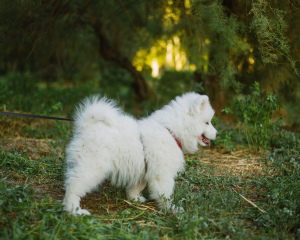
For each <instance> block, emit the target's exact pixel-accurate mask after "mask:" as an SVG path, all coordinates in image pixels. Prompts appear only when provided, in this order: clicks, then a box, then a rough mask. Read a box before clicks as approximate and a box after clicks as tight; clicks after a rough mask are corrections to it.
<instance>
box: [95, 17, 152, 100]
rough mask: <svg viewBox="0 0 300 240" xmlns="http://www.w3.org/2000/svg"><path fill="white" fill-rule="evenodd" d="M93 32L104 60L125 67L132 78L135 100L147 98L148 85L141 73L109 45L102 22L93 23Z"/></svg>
mask: <svg viewBox="0 0 300 240" xmlns="http://www.w3.org/2000/svg"><path fill="white" fill-rule="evenodd" d="M94 30H95V34H96V36H97V38H98V40H99V51H100V53H101V55H102V57H103V58H104V59H105V60H108V61H112V62H114V63H116V64H117V65H119V66H120V67H121V68H124V69H126V70H127V71H128V72H129V73H130V74H131V76H132V77H133V78H134V83H133V84H132V88H133V90H134V92H135V94H136V97H137V101H144V100H147V99H148V98H149V91H148V86H147V84H146V81H145V79H144V78H143V76H142V74H141V73H140V72H139V71H137V70H136V68H135V67H134V66H133V65H132V63H131V62H130V61H129V59H128V58H126V57H124V56H122V55H121V53H120V52H119V51H118V49H116V48H113V47H111V45H110V43H109V41H108V39H107V38H106V36H105V32H104V28H103V24H102V23H101V22H100V21H97V22H96V23H95V24H94Z"/></svg>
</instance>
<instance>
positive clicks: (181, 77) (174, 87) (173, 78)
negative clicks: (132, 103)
mask: <svg viewBox="0 0 300 240" xmlns="http://www.w3.org/2000/svg"><path fill="white" fill-rule="evenodd" d="M193 85H194V77H193V72H192V71H172V70H171V71H170V70H166V71H164V73H163V75H162V76H161V79H160V80H159V81H158V84H157V86H156V89H157V90H156V91H157V94H158V95H159V98H161V99H162V100H163V101H162V102H169V101H170V100H172V99H173V98H175V97H176V96H179V95H182V94H183V93H184V92H187V91H189V90H191V89H192V87H193Z"/></svg>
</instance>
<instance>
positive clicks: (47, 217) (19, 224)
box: [0, 86, 300, 240]
mask: <svg viewBox="0 0 300 240" xmlns="http://www.w3.org/2000/svg"><path fill="white" fill-rule="evenodd" d="M25 87H26V86H25ZM22 89H23V88H20V89H19V95H18V97H15V98H14V99H13V101H11V102H10V103H9V105H8V106H9V110H19V111H29V112H32V113H39V114H43V113H45V114H51V115H58V116H70V113H71V112H72V109H73V107H74V104H75V102H77V101H79V100H80V98H81V97H83V96H82V95H87V94H86V92H88V90H87V89H83V90H82V92H80V91H79V89H54V88H50V89H44V90H43V89H42V90H41V89H40V90H39V91H37V93H34V94H35V96H37V99H39V100H38V101H37V100H35V101H34V100H32V98H29V97H28V98H26V99H25V100H24V101H21V100H20V99H21V96H23V95H24V94H23V92H22ZM28 89H31V86H29V87H28ZM6 94H7V95H9V94H10V93H9V92H8V93H6ZM22 94H23V95H22ZM27 96H28V94H27ZM42 96H44V97H45V98H42ZM4 97H5V96H2V97H0V103H1V107H3V103H4V102H5V98H4ZM6 97H7V96H6ZM9 97H13V95H9ZM41 99H47V102H45V103H43V104H44V105H43V104H41V105H39V104H37V102H38V103H41V102H42V100H41ZM1 101H2V102H1ZM33 106H35V107H33ZM149 108H150V107H149ZM133 111H134V110H133ZM133 111H132V112H133ZM71 127H72V123H69V122H55V121H43V120H34V119H22V118H10V117H0V144H1V145H0V146H2V147H1V149H0V175H1V177H2V180H1V181H0V239H10V240H11V239H18V240H19V239H47V240H48V239H272V240H273V239H299V238H300V200H299V199H300V166H299V165H300V148H299V146H300V140H299V138H298V136H296V135H295V134H293V133H287V132H280V134H278V135H277V136H276V137H274V138H272V141H271V144H272V147H273V150H272V151H266V152H264V153H263V154H262V155H259V156H260V162H261V164H262V166H264V167H263V168H262V169H260V170H257V169H256V168H253V169H250V170H248V172H247V174H244V172H243V171H241V170H239V169H240V168H237V167H236V166H235V165H234V164H235V163H233V164H232V167H231V168H226V167H224V164H223V163H230V158H233V159H236V161H237V162H236V163H238V161H239V160H247V159H249V158H251V156H250V153H249V151H240V152H239V153H238V154H236V155H234V152H231V151H232V150H233V149H235V148H236V144H237V143H236V142H234V139H239V140H240V139H241V137H240V136H238V135H236V134H237V133H236V132H234V131H231V130H224V133H229V132H230V134H231V135H230V136H229V135H228V136H227V138H224V140H223V142H222V140H220V142H219V144H224V148H223V149H222V148H220V150H218V151H219V152H218V151H217V150H215V149H214V150H211V151H199V152H198V153H197V154H195V155H188V156H186V171H185V172H183V173H181V174H180V175H179V176H178V178H177V181H176V187H175V192H174V199H175V203H176V204H177V205H179V206H182V207H183V208H184V209H185V212H184V213H183V214H177V215H172V214H165V213H164V212H162V211H159V210H158V209H157V208H155V204H154V203H153V202H151V201H149V202H146V203H145V204H138V203H131V202H126V201H124V200H126V196H125V193H124V189H122V188H115V187H112V186H110V185H107V184H104V186H103V187H102V188H100V189H98V190H97V191H96V192H94V193H92V194H90V195H87V196H86V197H85V198H84V199H83V201H82V203H83V204H87V206H88V209H90V208H92V210H94V211H92V212H93V215H91V216H84V217H73V216H69V215H68V214H66V213H65V212H63V211H62V204H61V200H62V198H63V194H64V191H63V180H64V172H65V156H64V146H65V144H66V143H67V142H68V139H69V137H70V134H71ZM221 127H222V126H221ZM227 127H228V126H227ZM227 129H234V127H232V128H231V127H230V126H229V127H228V128H227ZM19 136H21V137H23V138H25V139H21V140H22V142H21V143H22V144H19V146H16V147H14V148H9V144H7V143H5V144H4V140H7V141H8V140H9V139H13V140H15V139H18V138H16V137H19ZM27 138H28V139H29V138H30V139H36V141H38V139H50V140H51V139H52V140H53V141H50V142H49V141H45V142H43V143H44V144H46V145H42V146H41V147H36V146H35V145H30V144H29V145H26V142H27ZM28 142H29V140H28ZM46 146H47V148H46ZM216 152H218V155H214V154H215V153H216ZM257 154H259V153H257ZM220 160H222V164H220ZM258 163H259V162H257V164H258ZM147 196H148V194H147V190H146V191H145V197H147ZM243 197H244V198H243ZM247 200H248V201H247ZM249 201H251V202H252V203H254V204H256V206H257V207H256V206H253V205H252V204H251V203H249ZM263 211H265V212H266V213H264V212H263Z"/></svg>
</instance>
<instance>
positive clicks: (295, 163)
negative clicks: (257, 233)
mask: <svg viewBox="0 0 300 240" xmlns="http://www.w3.org/2000/svg"><path fill="white" fill-rule="evenodd" d="M272 143H273V144H274V145H273V146H274V148H275V149H274V150H273V151H272V152H268V153H267V156H266V157H265V158H263V159H262V160H263V161H264V162H265V163H267V167H266V171H267V172H268V173H271V174H270V176H268V177H264V178H261V179H257V181H256V182H257V188H258V189H260V188H265V189H266V190H267V192H268V194H266V195H265V196H264V200H263V203H261V206H262V207H263V208H264V210H266V212H267V214H262V213H261V212H259V211H257V210H254V209H249V210H248V211H247V213H246V214H247V217H250V218H252V219H254V221H255V222H256V223H257V224H258V225H259V226H264V227H267V228H272V227H274V226H276V227H277V228H279V229H281V230H282V231H283V232H282V233H280V235H279V237H281V238H285V237H286V235H285V232H286V231H291V232H293V233H294V234H295V236H296V237H299V236H300V223H299V219H300V205H299V199H300V139H299V138H298V137H297V136H296V135H295V134H294V133H290V132H286V131H280V132H279V133H278V134H277V135H276V136H275V137H274V139H273V140H272Z"/></svg>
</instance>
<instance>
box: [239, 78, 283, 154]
mask: <svg viewBox="0 0 300 240" xmlns="http://www.w3.org/2000/svg"><path fill="white" fill-rule="evenodd" d="M279 109H280V104H279V100H278V98H277V97H276V95H273V94H271V93H270V92H268V93H267V94H266V96H261V91H260V86H259V83H258V82H255V83H254V85H253V87H252V94H251V95H247V96H245V98H244V99H242V100H237V101H236V102H235V106H234V113H235V115H236V116H237V120H238V127H239V133H240V135H242V136H243V137H245V138H246V140H247V143H248V145H249V147H250V148H253V147H254V148H255V149H256V150H259V148H261V149H263V150H267V149H268V148H269V147H270V144H271V139H272V135H273V134H274V133H275V132H276V131H278V129H279V127H280V126H281V118H278V119H275V111H276V110H279Z"/></svg>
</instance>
